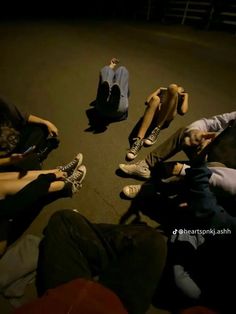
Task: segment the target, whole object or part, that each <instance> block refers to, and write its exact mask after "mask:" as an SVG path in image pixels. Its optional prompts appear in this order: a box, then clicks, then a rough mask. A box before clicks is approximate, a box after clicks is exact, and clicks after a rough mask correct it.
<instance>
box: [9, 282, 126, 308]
mask: <svg viewBox="0 0 236 314" xmlns="http://www.w3.org/2000/svg"><path fill="white" fill-rule="evenodd" d="M13 313H14V314H50V313H57V314H108V313H112V314H128V312H127V311H126V310H125V308H124V307H123V305H122V303H121V301H120V299H119V298H118V297H117V296H116V295H115V294H114V293H113V292H112V291H111V290H109V289H107V288H105V287H104V286H102V285H100V284H99V283H96V282H93V281H89V280H85V279H75V280H73V281H71V282H69V283H66V284H64V285H62V286H60V287H57V288H55V289H51V290H48V291H47V292H46V293H45V294H44V295H43V296H42V297H41V298H39V299H36V300H34V301H32V302H31V303H28V304H25V305H23V306H22V307H20V308H19V309H17V310H15V311H14V312H13Z"/></svg>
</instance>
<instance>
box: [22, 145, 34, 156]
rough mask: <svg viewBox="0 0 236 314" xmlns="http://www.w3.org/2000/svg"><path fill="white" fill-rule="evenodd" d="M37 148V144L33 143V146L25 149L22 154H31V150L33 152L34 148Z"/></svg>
mask: <svg viewBox="0 0 236 314" xmlns="http://www.w3.org/2000/svg"><path fill="white" fill-rule="evenodd" d="M35 148H36V146H35V145H33V146H30V147H29V148H28V149H26V151H24V152H23V153H22V155H24V156H25V155H28V154H30V153H31V152H33V151H34V150H35Z"/></svg>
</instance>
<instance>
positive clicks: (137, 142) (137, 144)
mask: <svg viewBox="0 0 236 314" xmlns="http://www.w3.org/2000/svg"><path fill="white" fill-rule="evenodd" d="M142 146H143V140H142V139H141V138H140V137H137V138H135V139H134V143H133V145H132V147H131V148H130V150H129V151H128V153H127V154H126V157H127V158H128V159H130V160H133V159H134V158H136V157H137V156H138V152H139V151H140V149H141V148H142Z"/></svg>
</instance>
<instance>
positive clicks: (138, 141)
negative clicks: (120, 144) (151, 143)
mask: <svg viewBox="0 0 236 314" xmlns="http://www.w3.org/2000/svg"><path fill="white" fill-rule="evenodd" d="M141 147H142V140H141V139H140V138H137V139H136V140H135V142H134V143H133V145H132V147H131V149H130V153H133V154H136V153H137V152H138V151H139V150H140V148H141Z"/></svg>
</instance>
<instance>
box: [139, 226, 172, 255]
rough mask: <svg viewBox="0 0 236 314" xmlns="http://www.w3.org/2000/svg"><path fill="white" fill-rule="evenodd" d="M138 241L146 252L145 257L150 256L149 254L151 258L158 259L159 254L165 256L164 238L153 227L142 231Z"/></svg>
mask: <svg viewBox="0 0 236 314" xmlns="http://www.w3.org/2000/svg"><path fill="white" fill-rule="evenodd" d="M139 243H140V245H141V246H142V248H143V250H144V251H145V252H146V256H147V258H150V255H151V258H152V259H155V260H156V259H158V260H159V259H160V256H166V252H167V245H166V241H165V238H164V237H163V235H162V234H161V233H160V232H158V231H156V230H154V229H150V230H147V231H145V232H143V233H142V235H141V239H140V242H139Z"/></svg>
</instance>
